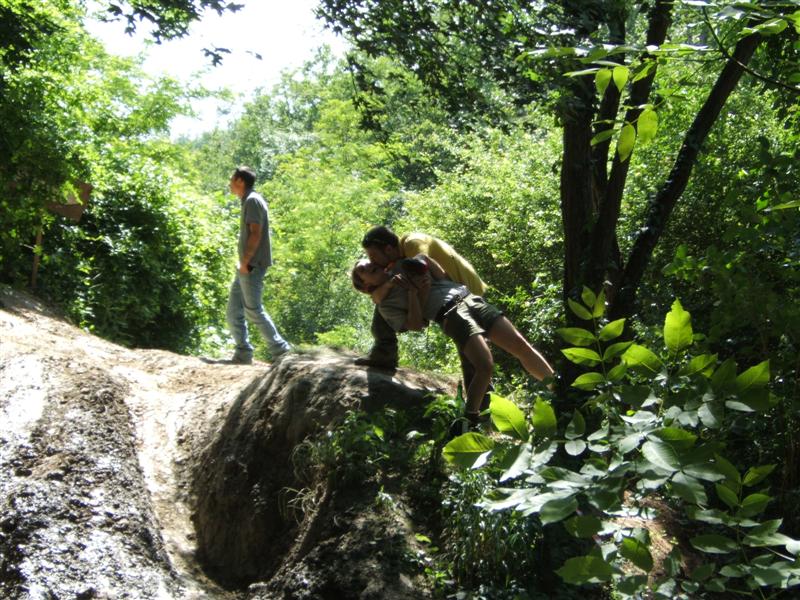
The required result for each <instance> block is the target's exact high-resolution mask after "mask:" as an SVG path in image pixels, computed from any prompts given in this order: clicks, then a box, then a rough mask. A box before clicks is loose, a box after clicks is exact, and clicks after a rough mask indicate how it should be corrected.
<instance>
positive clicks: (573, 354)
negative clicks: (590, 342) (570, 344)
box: [561, 348, 603, 367]
mask: <svg viewBox="0 0 800 600" xmlns="http://www.w3.org/2000/svg"><path fill="white" fill-rule="evenodd" d="M561 353H562V354H563V355H564V356H566V357H567V358H568V359H569V360H570V361H571V362H574V363H575V364H576V365H584V366H587V367H593V366H595V365H597V364H600V363H601V362H602V361H603V359H602V358H600V355H599V354H598V353H597V352H595V351H594V350H590V349H589V348H565V349H564V350H562V351H561Z"/></svg>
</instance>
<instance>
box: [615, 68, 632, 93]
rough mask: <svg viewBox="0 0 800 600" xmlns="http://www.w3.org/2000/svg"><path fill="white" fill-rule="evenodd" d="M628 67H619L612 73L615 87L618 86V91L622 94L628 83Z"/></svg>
mask: <svg viewBox="0 0 800 600" xmlns="http://www.w3.org/2000/svg"><path fill="white" fill-rule="evenodd" d="M628 73H629V71H628V67H623V66H618V67H614V69H613V71H612V77H613V79H614V85H615V86H617V89H618V90H619V91H620V92H621V91H622V90H623V88H624V87H625V84H626V83H627V81H628Z"/></svg>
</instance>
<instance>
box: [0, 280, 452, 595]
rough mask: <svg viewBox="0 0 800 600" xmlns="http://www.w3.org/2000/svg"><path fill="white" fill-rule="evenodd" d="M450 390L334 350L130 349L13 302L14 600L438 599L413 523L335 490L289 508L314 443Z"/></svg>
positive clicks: (7, 497) (2, 370)
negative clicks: (415, 552)
mask: <svg viewBox="0 0 800 600" xmlns="http://www.w3.org/2000/svg"><path fill="white" fill-rule="evenodd" d="M439 387H441V383H440V382H435V381H431V380H429V379H427V378H425V377H423V376H420V375H416V374H413V373H403V372H399V373H396V374H387V373H381V372H368V371H364V370H363V369H360V368H358V367H355V366H354V365H353V364H352V361H351V360H350V359H349V358H348V357H343V356H340V355H336V354H334V353H325V352H321V353H314V354H308V353H307V354H292V355H288V356H287V357H286V358H284V359H282V360H281V361H280V362H279V363H277V364H276V365H274V366H272V365H269V364H267V363H256V364H254V365H252V366H246V367H243V366H237V365H230V364H224V363H219V362H213V361H204V360H203V359H200V358H196V357H186V356H179V355H175V354H171V353H168V352H161V351H152V350H128V349H125V348H122V347H119V346H116V345H114V344H111V343H108V342H105V341H103V340H101V339H99V338H97V337H94V336H91V335H88V334H86V333H84V332H82V331H80V330H79V329H77V328H75V327H73V326H72V325H70V324H68V323H67V322H65V321H64V320H62V319H59V318H58V317H57V316H55V315H53V314H52V313H50V312H49V311H48V310H47V308H46V307H44V306H42V305H40V304H39V303H38V302H37V301H36V300H35V299H33V298H31V297H29V296H26V295H23V294H20V293H17V292H11V291H9V290H7V289H2V288H0V473H2V479H0V507H1V508H0V510H2V516H0V597H9V598H233V597H237V598H238V597H258V598H308V599H311V598H349V597H352V598H365V599H366V598H383V597H386V598H417V597H425V596H426V595H427V594H426V592H425V590H424V589H422V588H421V587H419V586H420V585H421V584H420V582H419V580H418V579H417V578H416V577H415V575H414V574H413V573H406V572H403V568H402V566H398V564H397V556H399V555H402V554H403V553H404V552H406V551H407V550H408V548H407V545H408V544H413V535H410V532H411V525H410V524H409V523H407V522H406V520H407V517H406V515H404V514H400V513H398V514H397V515H396V518H392V517H388V518H387V517H386V516H385V515H384V516H383V517H382V518H381V519H380V520H377V519H376V518H375V515H374V514H372V513H374V510H373V507H372V504H371V503H372V499H371V498H362V497H359V493H358V490H337V489H333V488H326V487H325V486H322V487H321V488H320V492H319V493H320V498H319V499H318V502H316V503H315V508H313V509H312V510H309V512H308V515H306V516H305V517H304V518H303V520H302V521H301V522H295V521H292V522H291V523H289V522H286V521H285V516H284V517H281V516H280V515H279V514H277V512H278V508H279V506H278V500H277V498H278V495H279V493H280V491H281V490H282V489H284V488H286V487H287V486H291V485H292V481H291V478H292V471H291V467H290V465H289V464H288V463H289V457H290V456H291V453H292V451H293V448H294V447H295V446H296V445H297V444H298V443H301V442H302V441H303V440H304V439H306V438H307V437H308V436H313V435H319V434H322V433H324V430H325V428H326V427H328V426H329V425H330V424H331V423H335V422H336V421H337V419H340V418H341V417H342V415H343V414H344V413H345V412H346V411H347V410H349V409H352V408H361V409H370V407H374V406H378V405H380V404H381V403H383V402H393V403H396V404H397V405H398V406H403V405H408V404H419V403H421V402H424V401H425V397H426V394H427V393H428V392H430V391H435V390H436V389H438V388H439ZM345 514H346V515H347V516H346V517H345V516H344V515H345ZM376 540H377V543H378V544H383V545H384V549H383V550H385V552H384V551H378V552H376V550H375V543H376ZM198 548H199V551H198ZM384 554H385V555H386V560H384V559H382V558H381V556H383V555H384ZM198 557H199V558H200V559H202V560H200V561H199V560H198ZM335 557H339V559H336V558H335ZM209 573H210V574H211V576H213V577H216V581H215V580H212V579H211V577H210V576H209ZM218 582H221V583H218ZM223 585H224V586H227V589H226V588H224V587H222V586H223Z"/></svg>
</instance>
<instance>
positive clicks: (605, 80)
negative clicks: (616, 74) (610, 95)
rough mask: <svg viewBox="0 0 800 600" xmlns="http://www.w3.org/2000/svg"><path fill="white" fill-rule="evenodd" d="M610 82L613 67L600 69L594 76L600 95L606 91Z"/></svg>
mask: <svg viewBox="0 0 800 600" xmlns="http://www.w3.org/2000/svg"><path fill="white" fill-rule="evenodd" d="M609 83H611V69H600V70H599V71H598V72H597V75H595V76H594V85H595V87H596V88H597V92H598V93H599V94H600V96H602V95H603V94H605V93H606V88H607V87H608V84H609Z"/></svg>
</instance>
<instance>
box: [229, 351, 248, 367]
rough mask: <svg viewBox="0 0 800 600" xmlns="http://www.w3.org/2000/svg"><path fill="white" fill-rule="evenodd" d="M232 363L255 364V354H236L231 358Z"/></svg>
mask: <svg viewBox="0 0 800 600" xmlns="http://www.w3.org/2000/svg"><path fill="white" fill-rule="evenodd" d="M231 363H233V364H234V365H252V364H253V355H252V354H250V355H247V354H234V355H233V357H232V358H231Z"/></svg>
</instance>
